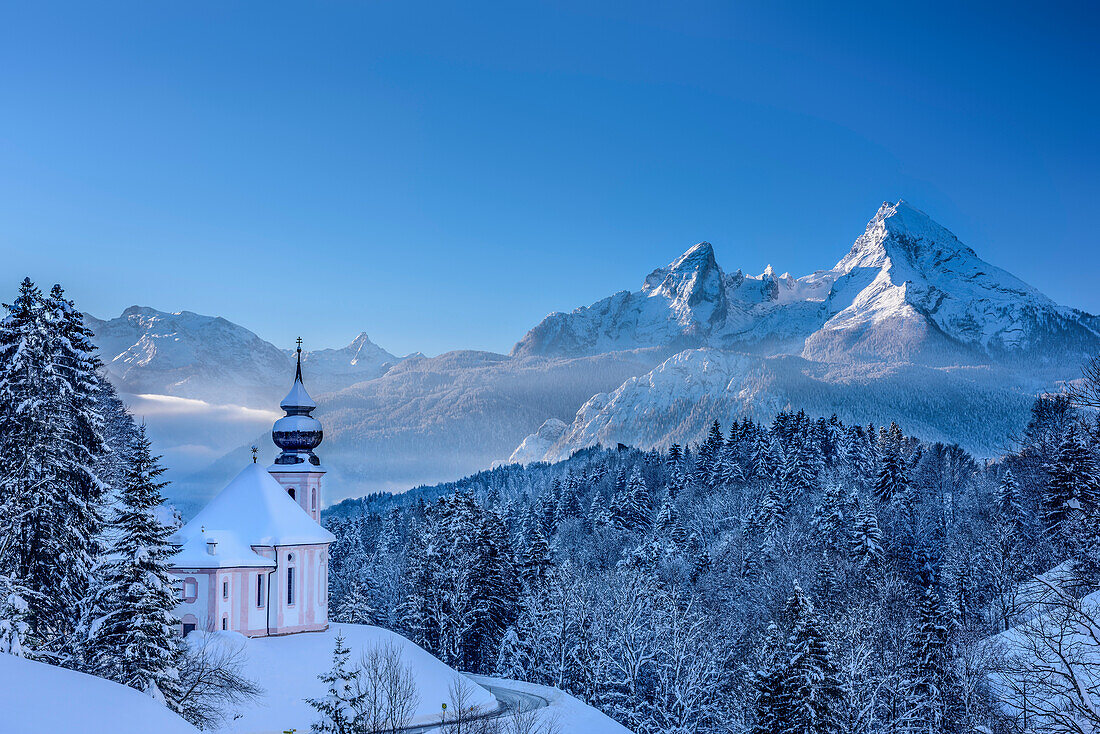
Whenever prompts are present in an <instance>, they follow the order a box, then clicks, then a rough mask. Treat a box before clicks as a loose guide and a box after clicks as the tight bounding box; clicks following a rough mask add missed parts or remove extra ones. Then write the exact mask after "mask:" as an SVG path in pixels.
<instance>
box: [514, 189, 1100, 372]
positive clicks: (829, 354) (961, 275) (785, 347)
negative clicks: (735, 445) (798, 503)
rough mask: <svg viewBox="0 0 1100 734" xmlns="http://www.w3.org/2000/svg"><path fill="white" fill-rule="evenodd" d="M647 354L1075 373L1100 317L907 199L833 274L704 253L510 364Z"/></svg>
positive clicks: (559, 327) (552, 325)
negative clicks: (999, 262)
mask: <svg viewBox="0 0 1100 734" xmlns="http://www.w3.org/2000/svg"><path fill="white" fill-rule="evenodd" d="M644 346H672V347H680V348H683V347H699V346H709V347H715V348H720V349H732V350H737V351H742V352H751V353H761V354H769V355H770V354H801V355H802V356H804V357H807V358H809V359H814V360H818V361H824V362H832V363H850V362H854V361H889V362H898V361H913V362H922V363H929V364H974V363H981V362H987V361H991V360H1004V359H1013V360H1019V359H1028V360H1033V359H1039V360H1040V361H1042V362H1046V363H1054V362H1058V361H1063V360H1065V359H1066V358H1069V359H1072V360H1076V361H1080V360H1082V359H1084V358H1086V357H1088V356H1090V355H1091V354H1094V353H1095V352H1096V351H1097V350H1098V349H1100V319H1097V317H1095V316H1091V315H1089V314H1085V313H1083V312H1081V311H1077V310H1074V309H1070V308H1064V307H1061V306H1058V305H1057V304H1055V303H1054V302H1053V301H1051V300H1050V299H1049V298H1047V297H1046V296H1044V295H1043V294H1041V293H1039V292H1038V291H1037V290H1035V289H1034V288H1032V287H1031V286H1029V285H1027V284H1026V283H1024V282H1023V281H1021V280H1019V279H1018V278H1016V277H1014V276H1013V275H1011V274H1009V273H1007V272H1005V271H1003V270H1001V269H1000V268H997V267H995V266H992V265H990V264H988V263H986V262H984V261H983V260H981V259H980V258H979V257H978V256H977V255H976V254H975V253H974V251H973V250H971V249H970V248H969V247H967V246H966V245H964V244H962V243H961V242H959V241H958V239H956V238H955V236H954V235H953V234H951V233H950V232H949V231H947V230H946V229H945V228H943V227H941V226H940V225H938V224H936V223H935V222H934V221H932V220H931V219H930V218H929V217H928V216H927V215H926V214H924V213H923V212H921V211H919V210H917V209H915V208H913V207H912V206H910V205H909V204H907V203H905V202H904V201H899V202H898V203H897V204H890V203H884V204H883V205H882V207H881V208H880V209H879V210H878V212H877V213H876V214H875V216H874V218H872V219H871V221H870V222H869V223H868V225H867V229H866V231H865V232H864V233H863V234H862V235H860V237H859V238H858V239H857V240H856V241H855V244H854V245H853V246H852V248H851V251H850V252H849V253H848V254H847V255H845V256H844V258H842V259H841V260H840V262H838V263H837V264H836V265H835V266H834V267H833V268H831V269H829V270H821V271H817V272H815V273H812V274H810V275H807V276H804V277H801V278H793V277H791V276H790V275H788V274H786V273H784V274H783V275H779V276H777V275H776V274H775V272H774V271H773V270H772V269H771V268H770V267H769V268H768V269H767V270H765V272H764V273H762V274H761V275H757V276H753V275H745V274H744V273H742V272H741V271H740V270H738V271H737V272H735V273H732V274H727V273H725V272H723V270H722V269H721V268H720V267H719V265H718V263H717V262H716V261H715V259H714V250H713V248H712V247H711V246H710V244H708V243H706V242H703V243H700V244H698V245H695V246H694V247H692V248H691V249H690V250H688V251H687V252H686V253H684V254H683V255H682V256H680V257H679V258H677V259H676V260H675V261H673V262H672V263H670V264H669V265H668V266H666V267H664V268H659V269H657V270H654V271H653V272H652V273H650V274H649V276H647V277H646V279H645V282H644V283H643V284H642V288H641V290H639V291H635V292H633V293H630V292H626V291H624V292H621V293H616V294H615V295H613V296H610V297H609V298H605V299H603V300H601V301H598V302H596V303H594V304H592V305H591V306H587V307H583V308H578V309H576V310H575V311H573V312H572V313H568V314H564V313H555V314H551V315H550V316H547V317H546V319H544V320H543V321H542V323H540V324H539V325H538V326H536V327H535V328H534V329H532V330H531V331H530V332H528V334H527V335H526V336H524V337H523V339H521V340H520V342H519V343H518V344H516V346H515V348H514V349H513V352H512V353H513V354H516V355H521V354H540V355H544V356H576V355H581V354H596V353H601V352H606V351H610V350H615V349H636V348H638V347H644Z"/></svg>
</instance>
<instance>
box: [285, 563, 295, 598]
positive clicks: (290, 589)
mask: <svg viewBox="0 0 1100 734" xmlns="http://www.w3.org/2000/svg"><path fill="white" fill-rule="evenodd" d="M286 603H287V604H289V605H292V606H293V604H294V566H291V567H290V568H288V569H287V570H286Z"/></svg>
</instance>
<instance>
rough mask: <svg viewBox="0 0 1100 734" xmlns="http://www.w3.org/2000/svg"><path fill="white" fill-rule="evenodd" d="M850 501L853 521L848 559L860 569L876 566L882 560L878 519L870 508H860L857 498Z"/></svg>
mask: <svg viewBox="0 0 1100 734" xmlns="http://www.w3.org/2000/svg"><path fill="white" fill-rule="evenodd" d="M852 500H853V501H852V507H853V512H854V513H855V521H854V523H853V526H852V537H851V542H850V544H849V554H850V556H849V557H850V558H851V559H852V561H853V562H854V563H855V564H856V565H858V566H860V567H861V568H868V567H874V566H877V565H878V563H879V561H881V560H882V531H881V530H880V529H879V525H878V517H876V516H875V513H874V511H873V510H872V509H871V508H870V507H860V504H859V498H858V497H856V496H853V498H852Z"/></svg>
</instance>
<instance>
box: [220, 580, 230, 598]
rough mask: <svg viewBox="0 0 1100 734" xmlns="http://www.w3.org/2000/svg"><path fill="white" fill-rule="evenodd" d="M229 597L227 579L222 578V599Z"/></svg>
mask: <svg viewBox="0 0 1100 734" xmlns="http://www.w3.org/2000/svg"><path fill="white" fill-rule="evenodd" d="M228 598H229V579H228V578H224V579H222V599H228Z"/></svg>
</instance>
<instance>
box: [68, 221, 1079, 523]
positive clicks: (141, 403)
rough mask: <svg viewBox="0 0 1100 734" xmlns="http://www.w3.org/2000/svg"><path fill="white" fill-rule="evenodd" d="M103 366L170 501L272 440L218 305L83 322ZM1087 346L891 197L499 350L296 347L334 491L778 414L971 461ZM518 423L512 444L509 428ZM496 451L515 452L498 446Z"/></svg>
mask: <svg viewBox="0 0 1100 734" xmlns="http://www.w3.org/2000/svg"><path fill="white" fill-rule="evenodd" d="M87 321H88V324H89V326H90V328H91V329H92V330H93V331H94V332H95V333H96V341H97V343H98V345H99V346H100V349H101V356H102V357H103V360H104V362H105V363H106V366H107V371H108V374H109V375H110V377H111V379H112V380H113V381H114V382H115V384H116V386H117V387H118V388H119V390H120V391H121V392H122V393H124V397H126V396H129V399H130V401H131V404H132V405H134V408H135V411H136V412H137V413H138V414H139V415H140V416H141V417H143V418H145V419H146V420H147V422H148V424H149V427H150V429H151V431H152V433H153V437H154V439H155V440H156V441H157V443H158V450H160V451H162V452H164V453H165V454H166V462H167V463H168V464H169V466H171V467H172V468H173V471H172V477H173V480H174V482H175V484H174V485H173V487H174V489H173V491H174V498H175V499H176V501H177V502H178V503H179V504H181V505H182V506H183V507H184V509H185V511H186V509H187V507H188V506H189V503H190V505H191V506H194V505H195V504H197V503H199V502H201V500H202V499H203V498H204V497H207V496H209V495H210V494H211V493H212V492H214V491H216V490H217V489H218V488H220V487H221V486H222V484H223V483H224V481H225V480H226V479H227V478H229V477H231V476H232V475H233V474H235V473H236V471H237V470H238V469H239V466H240V464H241V463H243V462H245V461H247V460H248V449H247V447H248V446H249V445H250V444H251V443H253V442H258V445H260V446H261V447H270V440H269V437H268V434H269V431H270V425H271V421H272V420H273V419H274V417H276V416H277V415H278V413H277V409H276V406H277V404H278V400H279V398H280V397H282V394H283V393H284V392H285V390H286V388H287V383H288V380H289V379H290V376H291V375H292V373H293V372H292V371H293V363H292V355H293V352H292V351H291V350H284V349H279V348H278V347H276V346H274V345H272V344H270V343H268V342H266V341H264V340H263V339H261V338H260V337H258V336H257V335H256V334H254V333H253V332H251V331H249V330H248V329H246V328H244V327H242V326H238V325H236V324H233V323H230V322H228V321H226V320H225V319H221V318H216V317H210V316H202V315H199V314H194V313H190V312H186V311H184V312H180V313H174V314H169V313H162V312H159V311H155V310H153V309H149V308H142V307H136V306H135V307H132V308H129V309H127V310H126V311H125V312H123V314H122V315H121V316H119V317H118V318H114V319H110V320H107V321H102V320H99V319H95V318H93V317H90V316H89V317H87ZM1098 352H1100V319H1098V318H1097V317H1095V316H1091V315H1089V314H1086V313H1083V312H1081V311H1078V310H1075V309H1072V308H1066V307H1063V306H1059V305H1058V304H1056V303H1054V302H1053V301H1051V300H1050V299H1049V298H1047V297H1046V296H1044V295H1043V294H1041V293H1039V292H1038V291H1037V290H1035V289H1034V288H1032V287H1031V286H1029V285H1027V284H1026V283H1024V282H1023V281H1021V280H1019V279H1018V278H1016V277H1015V276H1013V275H1011V274H1009V273H1007V272H1005V271H1003V270H1001V269H999V268H997V267H995V266H993V265H990V264H988V263H986V262H985V261H983V260H982V259H981V258H979V257H978V255H977V254H975V252H974V251H973V250H972V249H970V248H969V247H967V246H966V245H964V244H963V243H961V242H959V240H958V239H957V238H955V236H954V235H952V234H951V233H950V232H949V231H947V230H946V229H944V228H943V227H941V226H940V225H938V224H936V223H935V222H934V221H932V220H931V219H930V218H929V217H928V216H927V215H925V214H924V213H922V212H920V211H919V210H917V209H915V208H913V207H911V206H910V205H908V204H906V203H905V202H898V203H897V204H889V203H886V204H883V205H882V207H881V208H880V209H879V210H878V212H877V213H876V214H875V216H874V217H873V218H872V219H871V221H870V222H869V223H868V225H867V228H866V230H865V231H864V232H863V234H862V235H860V236H859V237H858V238H857V239H856V241H855V243H854V244H853V245H852V247H851V249H850V250H849V252H848V253H847V254H846V255H845V256H844V257H843V258H841V260H840V261H839V262H838V263H837V264H836V265H835V266H833V267H832V268H830V269H828V270H820V271H816V272H814V273H811V274H809V275H806V276H803V277H798V278H795V277H792V276H791V275H789V274H786V273H784V274H782V275H776V273H775V271H774V270H773V269H772V268H771V267H769V268H768V269H767V270H765V271H764V272H763V273H761V274H759V275H749V274H745V273H743V272H742V271H740V270H737V271H735V272H732V273H729V272H726V271H724V270H723V269H722V268H721V267H720V266H719V264H718V262H717V261H716V260H715V256H714V250H713V248H712V247H711V246H710V245H709V244H707V243H705V242H704V243H700V244H698V245H695V246H694V247H692V248H690V249H689V250H688V251H687V252H685V253H684V254H683V255H681V256H680V257H679V258H677V259H675V260H674V261H672V262H671V263H669V264H668V265H667V266H665V267H663V268H658V269H656V270H654V271H653V272H651V273H650V274H649V275H648V276H646V278H645V280H644V281H643V283H642V286H641V288H640V290H638V291H634V292H628V291H623V292H620V293H616V294H614V295H612V296H610V297H608V298H605V299H603V300H601V301H598V302H596V303H594V304H592V305H590V306H585V307H581V308H578V309H576V310H575V311H573V312H571V313H567V314H564V313H556V314H551V315H550V316H548V317H546V319H544V320H543V321H542V322H541V323H540V324H538V325H537V326H535V327H534V328H533V329H532V330H531V331H530V332H528V333H527V334H526V335H525V336H524V337H523V338H522V339H521V340H520V341H519V342H518V343H517V344H516V345H515V347H514V348H513V349H512V352H511V354H510V355H502V354H492V353H486V352H472V351H457V352H450V353H447V354H443V355H439V356H437V357H431V358H429V357H425V356H424V355H421V354H414V355H409V356H408V357H404V358H399V357H396V356H395V355H393V354H391V353H389V352H387V351H386V350H385V349H383V348H381V347H379V346H378V345H376V344H374V343H373V342H371V341H370V339H369V338H368V337H367V335H366V334H360V335H359V336H358V337H356V339H355V340H354V341H353V342H352V343H351V344H349V345H348V346H346V347H343V348H338V349H320V350H315V351H310V352H305V353H304V355H303V362H304V371H305V375H306V383H307V385H308V386H309V389H310V391H311V393H312V394H313V397H314V398H315V399H316V400H317V402H318V404H319V407H318V411H317V415H318V417H319V418H320V419H321V420H322V422H323V423H324V424H325V442H324V444H323V445H322V448H321V451H320V453H321V454H322V456H323V457H324V459H325V463H326V464H327V465H328V466H329V468H330V476H329V487H330V490H329V499H331V500H339V499H342V498H344V497H348V496H355V495H359V494H363V493H366V492H369V491H375V490H388V491H394V490H401V489H405V488H408V487H411V486H414V485H416V484H420V483H434V482H439V481H446V480H451V479H455V478H458V477H461V476H463V475H466V474H470V473H473V472H476V471H478V470H480V469H483V468H486V467H488V466H490V465H491V464H492V463H494V462H497V461H502V460H511V461H517V462H523V463H527V462H531V461H541V460H556V459H560V458H564V457H566V456H568V455H569V453H570V452H571V451H573V450H576V449H578V448H582V447H585V446H590V445H592V444H594V443H603V444H605V445H614V444H615V443H618V442H622V443H626V444H631V445H635V446H639V447H642V448H649V447H652V446H664V445H667V444H668V443H671V442H672V441H679V442H686V441H691V440H696V439H698V438H700V437H701V436H702V435H704V434H705V432H706V429H707V426H708V425H709V424H710V422H711V421H712V420H714V419H716V418H717V419H719V420H721V421H722V422H723V423H728V421H729V420H730V419H732V418H735V417H739V416H742V415H750V416H753V417H756V418H759V419H763V420H767V419H770V417H771V416H772V415H774V414H775V412H777V411H779V410H783V409H785V408H794V409H804V410H806V411H807V412H810V413H812V414H814V415H829V414H831V413H834V412H835V413H837V414H838V415H839V416H840V417H841V418H842V419H844V420H845V421H848V422H859V423H866V422H868V421H875V422H882V421H889V420H895V419H897V420H899V421H900V422H902V424H903V428H904V429H905V430H906V431H909V432H912V433H914V434H916V435H920V436H922V437H923V438H929V439H935V440H943V441H947V442H958V443H960V444H962V445H963V446H964V447H966V448H969V449H971V450H973V451H976V452H978V453H979V454H992V453H994V452H997V451H1000V450H1002V449H1004V448H1005V446H1006V445H1007V443H1008V441H1009V437H1010V436H1011V435H1013V434H1014V433H1015V432H1017V431H1018V430H1019V428H1020V427H1021V426H1022V424H1023V421H1024V420H1025V418H1026V413H1027V408H1028V406H1029V404H1030V401H1031V399H1032V397H1033V396H1034V395H1035V394H1036V393H1037V392H1039V391H1042V390H1048V389H1052V388H1056V387H1057V386H1058V384H1059V383H1060V381H1064V380H1069V379H1074V378H1076V377H1077V376H1078V375H1079V370H1080V365H1081V364H1082V362H1083V361H1084V360H1085V359H1086V358H1088V357H1089V356H1091V355H1093V354H1096V353H1098ZM525 437H526V438H525ZM509 457H510V458H509Z"/></svg>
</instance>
